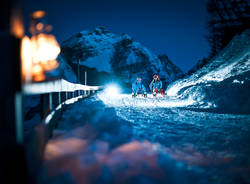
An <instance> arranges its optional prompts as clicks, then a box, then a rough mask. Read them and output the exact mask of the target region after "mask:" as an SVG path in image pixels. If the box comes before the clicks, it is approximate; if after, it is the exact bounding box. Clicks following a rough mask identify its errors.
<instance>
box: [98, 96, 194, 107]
mask: <svg viewBox="0 0 250 184" xmlns="http://www.w3.org/2000/svg"><path fill="white" fill-rule="evenodd" d="M97 97H98V98H99V99H100V100H102V101H103V103H104V104H106V105H107V106H110V107H129V108H130V107H132V108H133V107H141V108H169V107H185V106H188V105H193V104H194V103H195V101H194V100H193V99H191V98H190V99H185V100H178V99H174V98H169V97H162V98H158V97H153V96H152V95H148V97H147V98H144V97H141V98H140V97H137V98H132V97H131V95H128V94H118V95H116V96H115V97H113V98H110V97H109V96H107V95H105V93H104V94H98V95H97Z"/></svg>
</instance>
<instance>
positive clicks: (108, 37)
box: [62, 27, 183, 83]
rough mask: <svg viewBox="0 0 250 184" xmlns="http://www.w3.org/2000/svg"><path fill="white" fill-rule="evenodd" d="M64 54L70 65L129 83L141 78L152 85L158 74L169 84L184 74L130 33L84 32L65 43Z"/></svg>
mask: <svg viewBox="0 0 250 184" xmlns="http://www.w3.org/2000/svg"><path fill="white" fill-rule="evenodd" d="M62 55H63V56H64V57H65V59H66V60H67V61H68V62H71V63H73V64H77V63H78V61H80V64H81V65H84V66H86V67H89V68H95V69H96V70H97V71H99V72H103V71H104V72H107V73H110V74H112V75H115V76H118V77H119V78H120V79H121V80H123V81H124V82H126V83H130V82H131V81H132V80H134V78H135V77H136V76H138V75H140V76H142V77H143V78H144V79H145V80H146V82H149V81H150V80H151V78H152V75H153V73H159V75H160V76H161V78H162V79H163V81H164V82H166V83H169V82H171V81H173V80H176V79H178V78H180V76H182V75H183V73H182V72H181V70H180V69H179V68H178V67H176V66H175V65H174V64H173V63H172V62H171V61H170V60H169V59H167V60H166V58H167V56H164V57H163V59H161V58H158V56H156V55H154V54H153V53H152V52H150V51H149V50H148V49H147V48H146V47H144V46H142V45H141V44H140V43H139V42H136V41H135V40H134V39H133V38H132V37H131V36H130V35H128V34H125V33H123V34H114V33H111V32H109V31H108V30H106V29H105V28H103V27H98V28H96V29H94V30H92V31H81V32H80V33H78V34H76V35H74V36H72V37H71V38H69V39H68V40H66V41H64V42H63V43H62Z"/></svg>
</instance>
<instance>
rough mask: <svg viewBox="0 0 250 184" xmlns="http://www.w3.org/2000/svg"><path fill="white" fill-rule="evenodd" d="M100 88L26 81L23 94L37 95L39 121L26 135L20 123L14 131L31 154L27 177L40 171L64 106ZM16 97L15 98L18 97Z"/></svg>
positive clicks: (55, 82)
mask: <svg viewBox="0 0 250 184" xmlns="http://www.w3.org/2000/svg"><path fill="white" fill-rule="evenodd" d="M101 89H102V87H101V86H87V85H81V84H74V83H71V82H68V81H66V80H63V79H59V80H55V81H49V82H42V83H31V84H25V85H24V86H23V89H22V95H24V96H29V95H39V96H40V111H41V112H40V116H41V122H40V123H39V124H37V126H35V127H34V128H33V129H32V130H31V131H32V133H29V134H30V135H31V136H28V138H25V137H24V136H23V133H24V132H22V130H23V128H22V125H23V124H21V125H20V126H17V127H20V130H19V131H20V132H17V138H18V137H20V138H22V137H24V139H25V140H20V142H23V145H24V146H25V150H26V151H25V152H26V153H29V154H30V155H32V158H28V159H27V166H28V173H29V179H30V180H31V182H35V183H36V179H37V178H36V176H37V173H39V172H40V169H41V167H42V160H43V153H44V150H45V147H46V143H47V141H48V140H49V139H50V137H51V136H52V133H53V130H54V129H55V127H56V126H57V124H58V123H60V121H59V120H60V117H61V115H62V113H63V109H64V108H65V107H66V106H68V105H69V104H72V103H75V102H77V101H78V100H79V99H83V98H87V97H90V96H91V95H93V94H95V93H96V92H97V91H98V90H101ZM16 100H18V98H17V99H16ZM17 104H18V103H17ZM20 112H21V110H20ZM17 131H18V129H17ZM29 131H30V130H29Z"/></svg>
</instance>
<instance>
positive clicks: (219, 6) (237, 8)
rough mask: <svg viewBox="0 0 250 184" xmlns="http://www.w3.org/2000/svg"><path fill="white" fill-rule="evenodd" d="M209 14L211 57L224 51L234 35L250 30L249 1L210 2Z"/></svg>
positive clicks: (220, 0)
mask: <svg viewBox="0 0 250 184" xmlns="http://www.w3.org/2000/svg"><path fill="white" fill-rule="evenodd" d="M207 12H208V17H207V25H208V29H209V36H208V41H209V44H210V47H211V52H210V57H213V56H215V55H216V54H217V53H218V52H219V51H220V50H222V49H223V48H224V47H225V46H226V45H227V44H228V43H229V42H230V41H231V40H232V38H233V36H234V35H236V34H240V33H241V32H243V31H244V30H246V29H247V28H250V2H249V0H208V1H207Z"/></svg>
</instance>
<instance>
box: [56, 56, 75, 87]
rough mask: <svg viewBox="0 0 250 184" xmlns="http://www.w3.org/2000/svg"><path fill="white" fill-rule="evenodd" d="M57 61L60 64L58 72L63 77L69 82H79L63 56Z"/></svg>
mask: <svg viewBox="0 0 250 184" xmlns="http://www.w3.org/2000/svg"><path fill="white" fill-rule="evenodd" d="M57 60H58V62H59V67H58V70H59V71H60V75H61V77H62V78H63V79H65V80H67V81H69V82H74V83H75V82H77V78H76V75H75V73H74V72H73V70H72V68H71V66H70V65H69V64H68V63H67V61H65V59H64V58H63V57H62V56H61V55H59V56H58V58H57Z"/></svg>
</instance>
